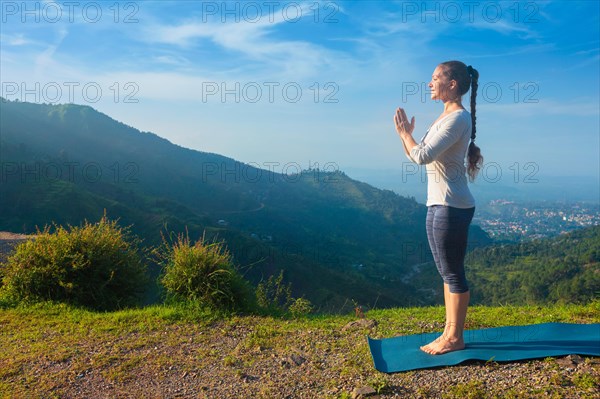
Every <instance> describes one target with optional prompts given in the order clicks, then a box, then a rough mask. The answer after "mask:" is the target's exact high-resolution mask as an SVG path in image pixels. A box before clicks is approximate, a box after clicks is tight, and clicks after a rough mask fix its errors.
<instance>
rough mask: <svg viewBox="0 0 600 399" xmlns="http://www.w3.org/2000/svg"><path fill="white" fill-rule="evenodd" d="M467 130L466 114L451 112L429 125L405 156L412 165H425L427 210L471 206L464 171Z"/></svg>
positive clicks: (467, 116)
mask: <svg viewBox="0 0 600 399" xmlns="http://www.w3.org/2000/svg"><path fill="white" fill-rule="evenodd" d="M471 129H472V124H471V114H470V113H469V112H467V110H464V109H460V110H457V111H454V112H451V113H450V114H448V115H446V116H444V117H443V118H442V119H440V120H439V121H437V122H436V123H434V124H433V125H431V126H430V127H429V129H427V132H426V133H425V136H423V138H422V139H421V142H420V144H417V145H416V146H414V147H413V148H412V149H411V151H410V155H409V156H407V157H408V159H410V160H411V161H412V162H415V163H417V164H419V165H423V164H425V165H426V169H427V203H426V205H427V206H430V205H448V206H452V207H455V208H472V207H474V206H475V198H473V195H472V194H471V191H470V190H469V186H468V185H467V174H466V172H467V168H466V167H465V156H466V154H467V148H468V146H469V140H470V138H471Z"/></svg>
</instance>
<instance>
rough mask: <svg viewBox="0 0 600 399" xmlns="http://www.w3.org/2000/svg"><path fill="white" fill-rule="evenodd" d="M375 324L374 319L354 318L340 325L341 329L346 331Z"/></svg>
mask: <svg viewBox="0 0 600 399" xmlns="http://www.w3.org/2000/svg"><path fill="white" fill-rule="evenodd" d="M376 325H377V322H376V321H375V320H369V319H360V320H354V321H351V322H349V323H348V324H346V325H345V326H344V327H342V331H347V330H349V329H351V328H373V327H375V326H376Z"/></svg>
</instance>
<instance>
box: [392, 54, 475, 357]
mask: <svg viewBox="0 0 600 399" xmlns="http://www.w3.org/2000/svg"><path fill="white" fill-rule="evenodd" d="M478 79H479V73H478V72H477V70H475V69H474V68H472V67H471V66H470V65H469V66H466V65H465V64H463V63H462V62H460V61H448V62H443V63H441V64H440V65H438V66H437V68H435V71H433V75H432V78H431V82H430V83H429V88H430V89H431V99H432V100H442V102H443V103H444V112H442V114H441V115H440V116H439V117H438V119H437V120H436V121H435V122H434V123H433V125H431V126H430V127H429V129H428V130H427V133H426V134H425V136H424V137H423V139H421V142H420V143H419V144H417V143H416V142H415V140H414V139H413V137H412V133H413V130H414V128H415V117H414V116H413V117H412V119H411V121H410V122H409V121H408V118H407V116H406V113H405V112H404V110H403V109H402V108H398V110H397V111H396V114H395V115H394V123H395V125H396V131H397V132H398V134H399V135H400V138H401V139H402V144H403V145H404V152H405V153H406V156H407V157H408V158H409V159H410V160H411V161H412V162H415V163H417V164H419V165H422V164H425V165H426V169H427V219H426V229H427V239H428V241H429V246H430V248H431V253H432V255H433V259H434V261H435V264H436V266H437V269H438V271H439V273H440V275H441V276H442V279H443V280H444V303H445V305H446V326H445V328H444V332H443V333H442V335H441V336H440V337H439V338H437V339H436V340H435V341H433V342H431V343H429V344H427V345H425V346H422V347H421V350H423V351H424V352H427V353H430V354H432V355H439V354H442V353H446V352H451V351H455V350H461V349H464V347H465V343H464V339H463V330H464V325H465V318H466V316H467V307H468V306H469V298H470V295H469V287H468V285H467V280H466V278H465V266H464V259H465V254H466V251H467V237H468V231H469V225H470V224H471V220H472V219H473V214H474V213H475V199H474V198H473V196H472V195H471V192H470V191H469V187H468V185H467V175H468V176H469V180H470V181H471V182H472V181H474V180H475V177H476V175H477V173H478V172H479V170H480V168H481V165H482V163H483V157H482V156H481V152H480V149H479V147H477V146H476V145H475V143H474V141H475V98H476V96H477V81H478ZM469 88H470V89H471V113H469V112H467V110H465V108H464V107H463V106H462V102H461V99H462V96H463V95H464V94H466V93H467V92H468V91H469ZM469 140H470V143H469ZM467 148H468V151H467ZM465 155H467V165H466V166H465Z"/></svg>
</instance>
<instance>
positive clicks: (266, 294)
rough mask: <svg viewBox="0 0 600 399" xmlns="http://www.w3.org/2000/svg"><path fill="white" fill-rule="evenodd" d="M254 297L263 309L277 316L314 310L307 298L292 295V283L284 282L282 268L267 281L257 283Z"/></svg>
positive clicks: (301, 314)
mask: <svg viewBox="0 0 600 399" xmlns="http://www.w3.org/2000/svg"><path fill="white" fill-rule="evenodd" d="M256 299H257V302H258V306H260V307H261V308H262V309H263V310H264V311H266V312H267V313H269V314H272V315H277V316H282V315H286V314H288V315H289V314H291V315H292V317H301V316H306V315H308V314H310V313H312V312H313V310H314V308H313V305H312V303H311V302H310V301H309V300H308V299H305V298H293V297H292V283H288V284H287V285H286V284H284V282H283V270H281V271H280V272H279V275H278V276H277V277H275V276H274V275H271V276H269V278H268V279H267V281H265V282H260V283H259V284H258V287H256Z"/></svg>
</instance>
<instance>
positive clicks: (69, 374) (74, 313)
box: [0, 302, 600, 398]
mask: <svg viewBox="0 0 600 399" xmlns="http://www.w3.org/2000/svg"><path fill="white" fill-rule="evenodd" d="M366 317H367V318H369V319H375V320H377V321H378V324H377V326H376V327H374V328H373V329H371V330H369V329H366V328H365V329H360V328H359V329H358V330H356V331H350V332H343V331H341V328H342V327H343V326H344V325H346V324H347V323H348V322H350V321H352V320H354V319H355V316H354V315H313V316H306V317H299V318H294V319H282V318H275V317H269V316H240V315H232V314H229V315H227V314H223V313H220V314H218V313H215V312H214V311H209V310H205V309H202V308H198V307H189V306H188V307H185V306H181V305H179V306H175V305H173V306H167V305H160V306H151V307H146V308H141V309H131V310H122V311H115V312H95V311H89V310H83V309H80V308H75V307H72V306H69V305H64V304H56V303H41V304H35V305H27V306H25V305H20V306H16V307H10V306H6V305H5V306H4V307H0V336H1V339H0V398H4V397H17V398H18V397H52V396H58V397H60V396H63V394H64V392H65V391H66V390H67V389H68V387H69V385H70V384H73V383H76V382H77V381H78V380H79V379H82V378H87V377H86V376H89V375H96V378H100V377H98V376H101V378H102V379H103V381H108V382H110V383H115V384H120V383H121V384H122V383H125V382H127V381H131V380H132V379H136V378H138V376H142V377H140V378H143V376H144V373H150V372H152V373H153V378H158V379H159V380H160V378H167V376H168V375H169V373H170V372H171V371H172V368H173V367H176V368H177V371H178V372H179V373H181V374H186V373H203V372H205V371H206V369H205V368H218V369H219V370H218V371H216V370H215V373H222V375H225V374H224V373H230V374H231V373H233V374H234V375H236V376H237V378H238V379H240V378H243V376H244V375H245V374H246V372H247V371H249V370H253V368H254V367H255V366H256V365H257V364H258V362H260V361H263V360H264V359H265V358H271V357H272V358H276V359H280V358H284V357H285V356H288V355H289V354H291V353H301V354H303V356H304V357H307V358H308V360H310V361H311V368H312V369H314V372H315V373H319V372H320V370H321V371H322V370H324V369H326V368H328V369H329V371H330V372H331V373H333V374H334V375H335V376H336V377H335V378H333V379H330V380H324V381H323V386H325V388H327V387H333V386H335V385H336V384H340V383H341V382H340V381H350V380H352V381H356V380H359V381H363V383H364V384H366V385H370V386H372V387H373V388H374V389H375V390H376V391H377V392H380V393H382V394H385V393H386V392H387V391H389V389H390V384H391V383H390V381H389V380H388V376H387V375H384V374H381V373H379V372H377V371H375V370H374V369H373V365H372V361H371V358H370V354H369V352H368V348H367V345H366V342H365V340H364V335H365V334H367V333H368V334H369V335H371V336H373V337H389V336H394V335H399V334H416V333H424V332H432V331H440V330H441V326H443V321H444V309H443V308H442V307H424V308H397V309H386V310H372V311H369V312H368V313H367V314H366ZM551 321H556V322H583V323H598V322H600V302H592V303H590V304H587V305H556V306H543V307H540V306H528V307H527V306H524V307H511V306H505V307H482V306H474V307H472V308H470V310H469V315H468V323H469V325H468V328H470V329H476V328H486V327H498V326H505V325H524V324H533V323H542V322H551ZM361 337H362V338H361ZM315 354H327V356H330V357H331V358H335V361H332V362H331V363H329V364H325V363H324V362H321V360H320V359H317V356H316V355H315ZM486 367H490V368H493V367H495V365H494V363H493V362H491V364H489V365H486ZM548 367H554V366H553V365H552V364H550V362H549V364H548ZM203 370H204V371H203ZM271 371H272V372H273V373H276V372H278V370H266V371H265V372H266V373H267V375H268V373H271ZM223 378H224V377H223ZM302 378H308V380H310V376H309V377H302ZM400 378H405V379H406V381H407V383H408V382H409V381H410V373H407V374H406V375H405V376H404V377H400ZM267 380H268V377H264V379H261V389H262V391H264V392H263V394H264V396H268V395H269V394H272V393H273V392H275V391H276V387H274V386H271V382H270V381H267ZM309 382H310V381H309ZM309 382H307V383H309ZM598 382H599V380H598V376H597V375H595V374H593V373H590V372H581V373H579V374H576V375H575V376H574V377H572V379H565V378H564V377H560V376H553V377H551V378H550V379H549V381H548V387H549V388H548V389H553V390H556V389H561V388H562V387H576V388H578V389H581V390H589V389H593V387H595V386H597V384H598ZM342 385H343V384H342ZM344 386H345V385H344ZM427 390H428V388H427V387H417V388H415V392H421V393H423V394H426V392H427ZM344 395H347V390H344V391H341V392H339V393H338V394H337V397H344ZM444 395H445V397H448V398H453V397H464V398H469V397H470V398H479V397H487V396H485V395H484V394H483V393H482V385H481V384H480V383H479V382H478V381H476V380H474V381H471V382H467V383H464V384H459V385H456V386H455V387H452V388H449V389H448V390H447V391H446V393H445V394H444ZM482 395H483V396H482ZM333 397H336V396H333ZM515 397H518V396H515Z"/></svg>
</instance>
